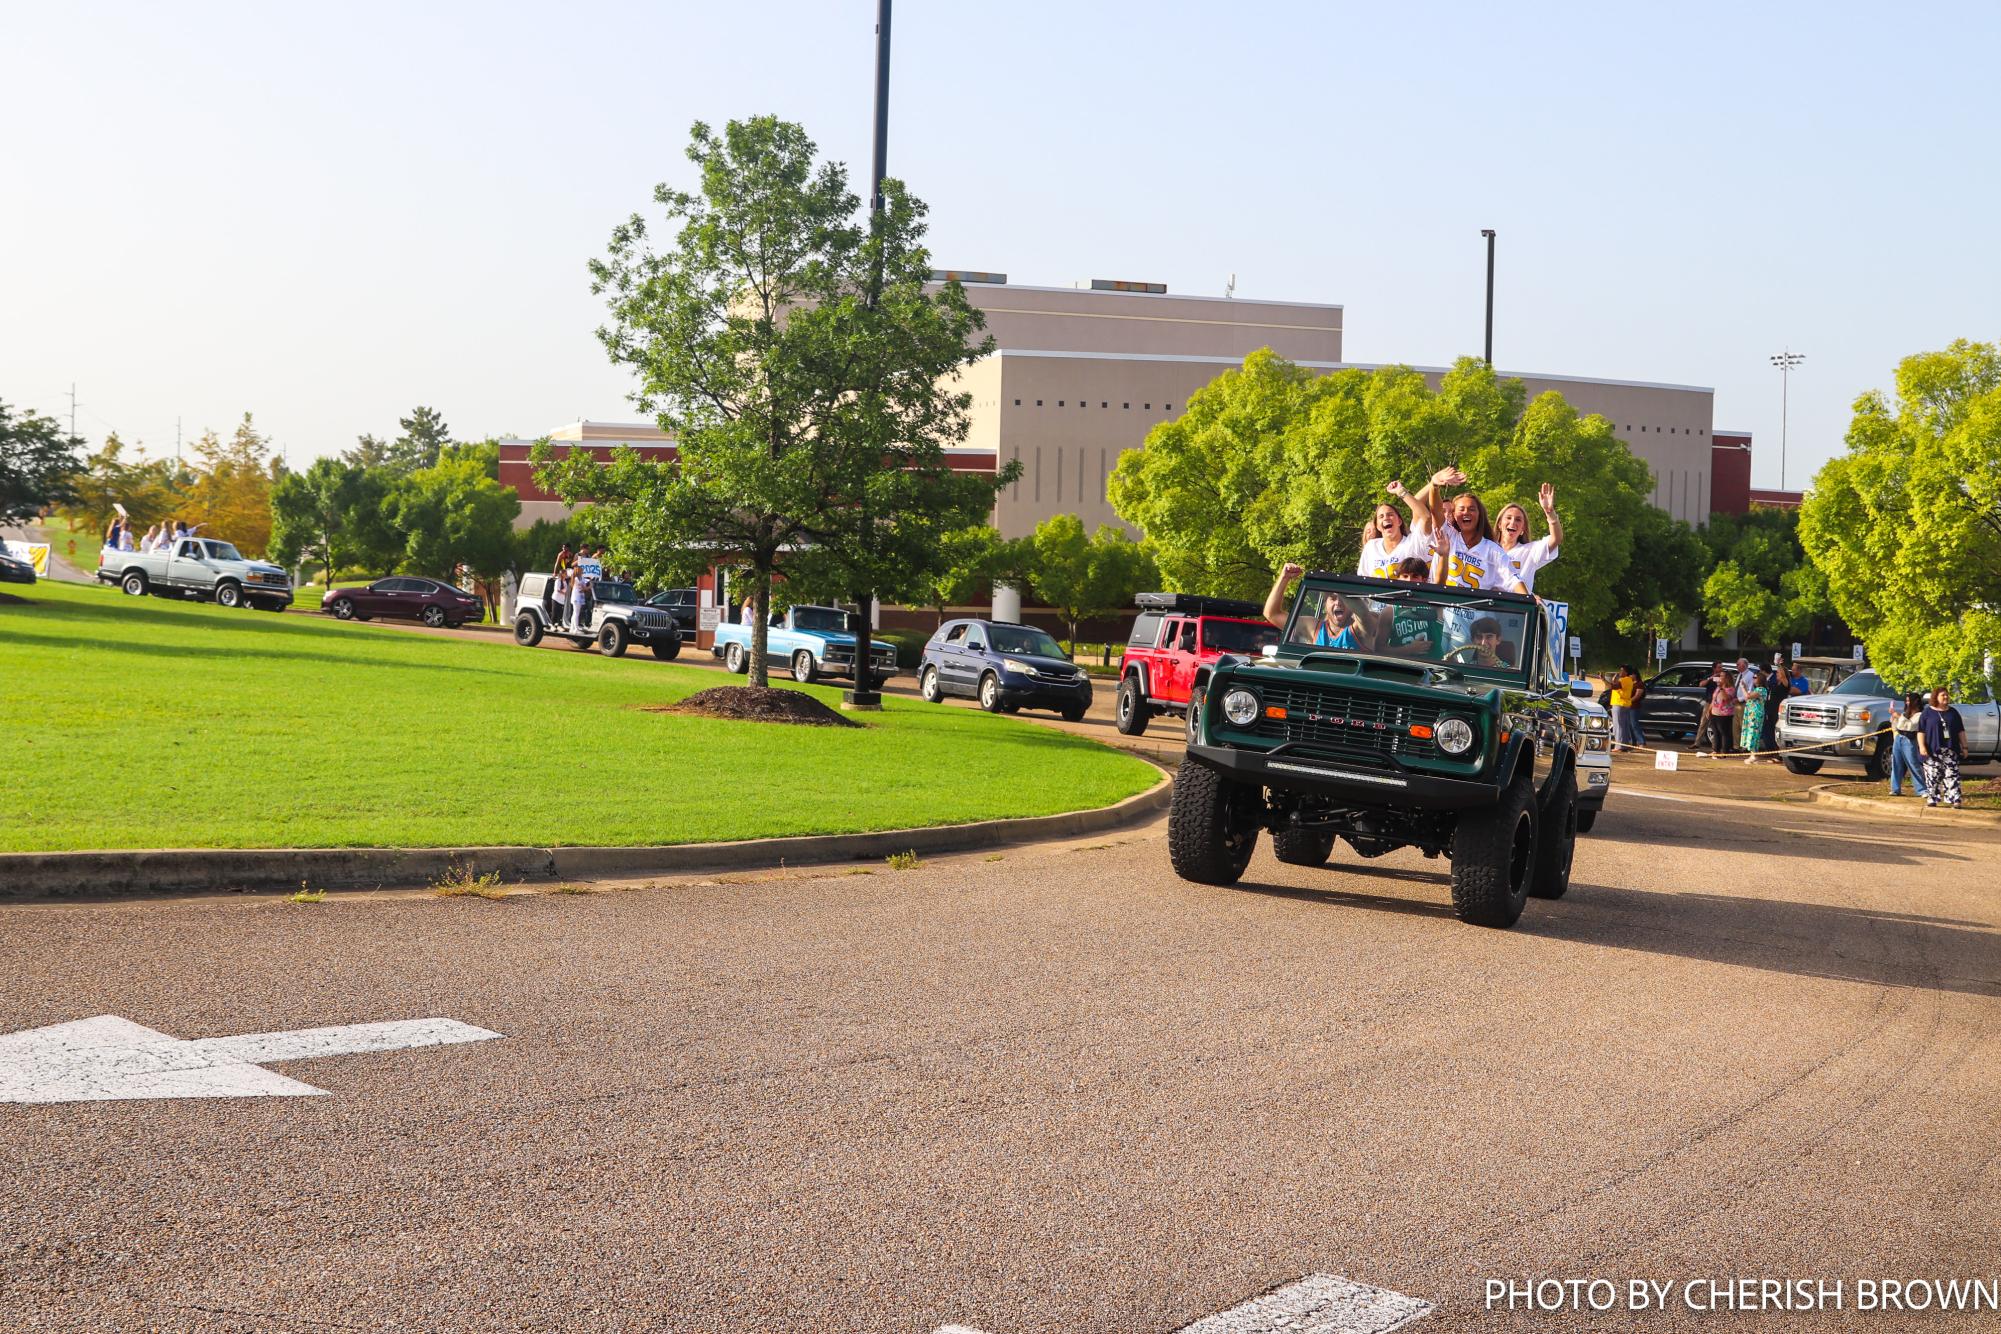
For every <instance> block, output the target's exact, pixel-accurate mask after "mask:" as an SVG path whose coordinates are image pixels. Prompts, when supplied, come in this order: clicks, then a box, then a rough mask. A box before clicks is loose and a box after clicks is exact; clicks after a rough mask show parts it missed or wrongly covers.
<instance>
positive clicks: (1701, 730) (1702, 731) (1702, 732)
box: [1695, 662, 1723, 759]
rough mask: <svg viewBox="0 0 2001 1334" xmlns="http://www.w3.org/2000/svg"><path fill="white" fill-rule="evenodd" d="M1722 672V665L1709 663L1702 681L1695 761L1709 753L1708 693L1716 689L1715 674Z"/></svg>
mask: <svg viewBox="0 0 2001 1334" xmlns="http://www.w3.org/2000/svg"><path fill="white" fill-rule="evenodd" d="M1722 670H1723V667H1722V664H1720V663H1714V662H1712V663H1710V664H1709V675H1708V676H1706V677H1704V678H1703V680H1702V716H1701V717H1700V718H1698V719H1696V722H1695V754H1696V758H1697V759H1701V758H1703V757H1704V756H1707V755H1708V754H1709V753H1710V751H1709V692H1710V691H1712V690H1714V689H1715V688H1716V674H1717V673H1718V672H1720V671H1722Z"/></svg>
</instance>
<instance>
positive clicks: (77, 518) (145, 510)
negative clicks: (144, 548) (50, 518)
mask: <svg viewBox="0 0 2001 1334" xmlns="http://www.w3.org/2000/svg"><path fill="white" fill-rule="evenodd" d="M192 485H193V478H192V476H191V475H176V474H175V473H174V468H173V465H172V464H171V463H168V462H165V461H156V462H146V461H144V460H139V459H127V458H126V456H125V442H124V441H123V440H121V439H119V438H118V433H117V432H116V431H113V432H112V433H111V434H110V435H107V436H106V437H105V438H104V445H103V447H102V448H101V449H99V450H98V451H97V452H96V453H94V454H92V455H91V456H90V457H89V458H88V459H86V460H85V461H84V466H83V470H82V471H81V472H78V473H76V474H74V475H73V476H72V477H71V479H70V498H69V500H68V501H67V502H66V503H64V505H63V507H62V514H63V516H64V518H66V519H68V520H69V525H70V528H71V530H72V531H74V530H75V529H76V528H78V527H80V526H81V527H86V528H92V529H98V530H101V529H103V528H104V527H105V526H106V525H108V524H109V523H110V522H111V517H112V516H113V515H114V514H116V513H117V512H118V511H117V509H116V506H118V505H123V506H124V507H125V512H126V514H127V515H128V516H129V517H130V519H131V521H132V522H133V523H135V524H138V525H140V526H141V527H150V526H151V525H152V524H153V523H154V522H155V521H156V520H159V519H163V518H166V517H168V516H169V515H170V514H172V513H173V512H174V510H175V508H176V506H177V505H179V503H180V502H181V499H182V497H183V495H184V494H185V492H186V490H187V489H188V488H189V487H190V486H192Z"/></svg>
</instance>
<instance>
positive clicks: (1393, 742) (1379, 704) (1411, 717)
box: [1253, 683, 1439, 759]
mask: <svg viewBox="0 0 2001 1334" xmlns="http://www.w3.org/2000/svg"><path fill="white" fill-rule="evenodd" d="M1258 697H1259V699H1260V700H1261V701H1263V703H1262V705H1261V707H1262V708H1265V709H1273V708H1279V709H1284V710H1285V717H1283V718H1273V717H1269V716H1266V717H1261V718H1259V719H1258V721H1257V724H1256V726H1255V728H1254V729H1253V731H1254V734H1255V735H1257V736H1261V737H1267V738H1269V739H1271V740H1273V741H1287V742H1294V743H1297V744H1300V745H1309V746H1324V747H1327V748H1330V749H1333V750H1345V751H1350V752H1357V751H1358V752H1361V753H1363V754H1369V755H1396V756H1404V757H1408V758H1411V759H1431V758H1433V757H1435V756H1436V755H1437V754H1438V747H1437V744H1436V743H1435V742H1433V741H1432V740H1431V739H1430V738H1428V737H1414V736H1412V735H1411V734H1410V729H1411V728H1413V727H1433V726H1436V725H1437V723H1438V714H1439V711H1438V709H1436V708H1434V707H1433V706H1431V705H1428V704H1404V703H1400V702H1398V701H1396V700H1393V699H1384V698H1382V697H1380V696H1375V695H1361V694H1357V693H1355V692H1353V691H1348V690H1329V689H1326V688H1324V687H1321V686H1293V685H1265V684H1262V683H1260V684H1259V686H1258Z"/></svg>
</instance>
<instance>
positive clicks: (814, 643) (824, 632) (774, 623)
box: [662, 606, 896, 685]
mask: <svg viewBox="0 0 2001 1334" xmlns="http://www.w3.org/2000/svg"><path fill="white" fill-rule="evenodd" d="M662 614H664V613H662ZM746 615H748V613H746ZM751 630H752V626H751V625H750V624H749V623H748V621H725V622H723V623H722V624H720V625H718V626H717V627H716V639H715V646H714V647H713V648H712V649H711V650H710V652H711V653H713V654H714V655H715V656H716V657H718V658H721V659H722V660H723V665H724V666H726V667H728V668H729V669H730V670H731V671H732V672H735V673H736V674H737V675H739V676H741V675H742V674H743V673H745V672H747V671H749V670H750V637H751ZM855 640H856V636H855V634H854V632H853V631H851V630H849V629H848V613H847V612H845V611H842V610H841V609H840V608H839V607H812V606H801V607H788V608H786V609H785V610H784V611H782V612H773V613H772V614H771V623H770V625H769V626H767V627H766V630H765V641H764V651H765V654H766V655H767V656H768V657H769V659H770V660H771V661H772V662H774V663H784V664H786V666H787V667H789V669H790V670H791V672H792V679H793V680H794V681H797V682H799V683H800V684H801V685H810V684H812V683H813V682H814V681H817V680H819V679H820V678H821V677H823V676H844V677H853V676H854V674H855ZM869 656H870V659H871V668H872V670H873V672H874V674H875V676H876V677H877V678H878V679H880V678H882V677H888V676H894V675H895V674H896V645H894V644H891V643H888V642H887V641H885V640H881V639H871V640H869Z"/></svg>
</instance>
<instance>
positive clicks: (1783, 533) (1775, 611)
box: [1702, 505, 1833, 644]
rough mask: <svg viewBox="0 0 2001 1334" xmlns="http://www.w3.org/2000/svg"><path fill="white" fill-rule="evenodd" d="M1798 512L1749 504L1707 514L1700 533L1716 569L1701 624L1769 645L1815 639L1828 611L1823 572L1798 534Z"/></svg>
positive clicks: (1707, 588)
mask: <svg viewBox="0 0 2001 1334" xmlns="http://www.w3.org/2000/svg"><path fill="white" fill-rule="evenodd" d="M1799 521H1800V520H1799V511H1797V510H1791V509H1778V508H1775V507H1770V506H1763V505H1756V506H1753V507H1752V508H1751V510H1750V512H1749V513H1747V514H1741V515H1729V514H1716V515H1712V516H1710V520H1709V527H1708V529H1707V530H1706V531H1705V532H1704V534H1703V537H1704V540H1705V542H1706V544H1707V545H1708V547H1709V548H1710V552H1711V556H1712V561H1713V567H1712V569H1711V571H1710V573H1709V575H1708V578H1707V579H1706V580H1705V581H1704V583H1703V590H1702V617H1703V623H1704V625H1706V626H1707V627H1708V629H1709V632H1710V633H1711V634H1713V635H1725V634H1728V633H1730V632H1731V631H1732V630H1735V631H1739V632H1740V633H1749V634H1750V635H1751V636H1752V637H1753V638H1754V639H1756V640H1758V641H1760V642H1762V643H1766V644H1776V643H1782V642H1784V641H1786V640H1787V639H1790V638H1792V637H1794V636H1796V635H1797V636H1804V637H1806V638H1807V639H1809V640H1811V639H1813V638H1815V629H1816V626H1817V624H1818V623H1819V622H1820V621H1821V620H1823V619H1826V618H1829V617H1831V616H1832V615H1833V607H1832V605H1831V604H1830V603H1829V601H1828V598H1827V584H1826V580H1825V578H1824V577H1823V576H1822V575H1821V574H1820V572H1819V571H1817V570H1816V569H1815V568H1814V566H1813V564H1812V562H1811V561H1810V560H1809V559H1808V558H1807V554H1806V549H1805V548H1804V547H1803V546H1802V545H1801V543H1800V538H1799Z"/></svg>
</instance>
